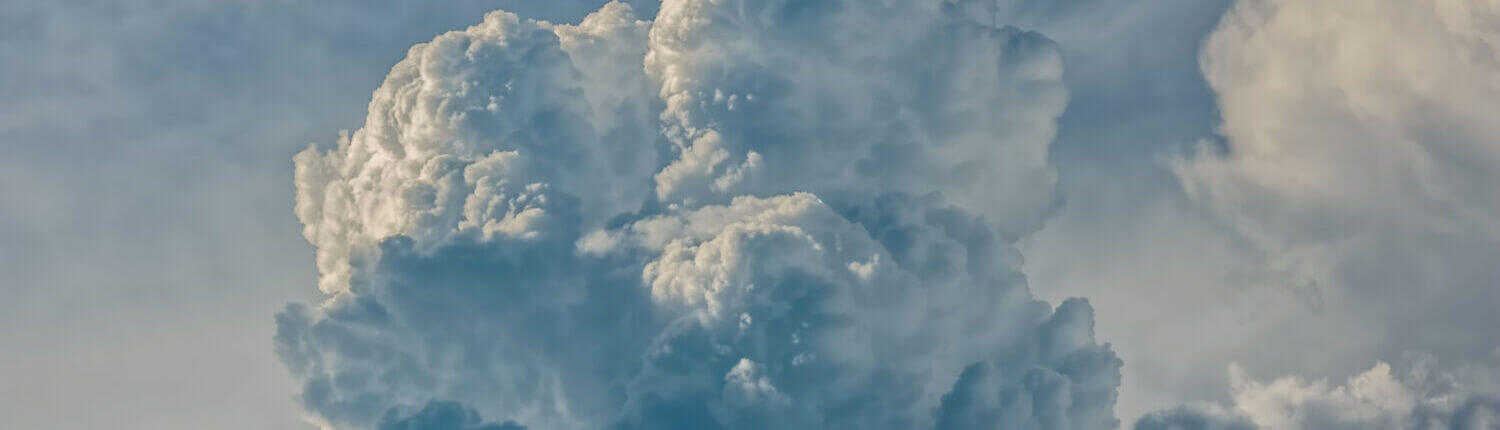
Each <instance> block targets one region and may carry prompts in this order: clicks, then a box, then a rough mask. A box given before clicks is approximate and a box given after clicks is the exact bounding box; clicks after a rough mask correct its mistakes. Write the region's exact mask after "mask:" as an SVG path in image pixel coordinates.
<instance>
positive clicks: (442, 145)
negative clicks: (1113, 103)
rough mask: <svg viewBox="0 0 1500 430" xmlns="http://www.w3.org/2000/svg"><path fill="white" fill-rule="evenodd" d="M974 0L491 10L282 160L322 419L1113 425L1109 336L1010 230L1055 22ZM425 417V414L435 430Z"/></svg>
mask: <svg viewBox="0 0 1500 430" xmlns="http://www.w3.org/2000/svg"><path fill="white" fill-rule="evenodd" d="M985 7H987V6H986V5H984V4H982V3H980V2H882V3H865V2H827V3H807V2H779V1H668V2H664V3H663V4H662V6H661V10H660V12H659V13H658V15H657V17H656V18H655V20H654V21H651V22H646V21H642V20H640V19H639V18H637V17H636V16H635V14H634V12H633V11H632V9H631V8H630V7H629V6H628V5H625V4H621V3H611V4H609V5H606V6H605V7H604V8H602V9H600V10H599V11H598V12H595V13H594V14H592V15H590V16H588V17H587V18H585V19H584V20H583V21H582V22H581V23H579V24H577V25H558V24H551V23H547V22H541V21H532V20H526V19H522V18H520V17H518V16H515V15H512V14H509V13H506V12H494V13H491V14H489V15H487V16H486V17H485V20H484V22H482V23H480V24H478V25H476V26H473V27H470V28H468V29H466V30H463V31H455V32H450V33H447V34H443V35H440V36H438V37H437V38H435V39H434V40H433V41H431V42H428V43H424V44H420V45H417V46H414V47H413V48H412V49H411V50H410V51H409V53H408V55H407V58H406V59H405V60H403V61H401V62H400V63H398V64H397V65H396V66H395V67H393V68H392V71H391V73H390V75H389V76H388V77H387V78H386V80H385V82H384V83H383V84H382V85H381V87H380V88H379V89H377V90H376V91H375V93H374V95H373V97H372V99H371V102H370V109H369V115H368V117H367V119H366V122H365V125H364V127H362V128H360V129H358V130H355V131H354V132H352V133H349V134H347V135H345V136H344V137H343V138H341V139H340V141H339V143H338V145H337V147H336V148H333V149H331V150H328V151H322V150H319V149H317V148H310V149H308V150H307V151H304V152H303V153H301V154H299V155H298V156H297V157H296V178H295V179H296V185H297V215H298V217H299V218H300V219H301V220H302V221H303V223H304V225H305V229H304V236H305V237H306V238H307V239H308V240H309V241H311V242H312V243H313V244H314V245H315V246H316V247H317V259H318V267H319V269H320V271H321V273H322V276H321V279H320V281H319V288H320V289H321V290H322V291H323V292H325V293H327V294H328V295H329V297H328V299H327V301H326V302H324V303H322V304H320V305H318V306H315V307H309V306H303V305H291V306H289V307H288V308H287V310H286V311H284V312H283V313H281V314H280V315H278V318H277V322H278V331H277V335H276V348H277V351H278V353H279V354H280V355H281V357H282V359H283V361H284V362H285V363H286V364H287V365H288V367H289V368H291V369H292V372H293V373H294V374H295V375H296V376H297V377H298V378H299V379H300V380H302V381H303V389H302V393H301V395H300V399H301V402H302V403H303V405H304V407H305V408H306V409H307V410H308V412H309V413H310V414H311V418H312V419H313V420H314V421H315V422H318V423H320V424H322V425H324V426H326V427H330V428H368V427H380V428H513V427H517V426H523V427H525V428H534V429H547V428H620V429H630V428H768V427H774V428H935V429H936V428H943V429H972V428H1039V429H1066V428H1111V427H1114V426H1116V425H1117V424H1118V421H1117V420H1116V419H1115V418H1114V415H1113V405H1114V403H1115V395H1116V394H1115V392H1116V387H1117V386H1118V384H1119V382H1120V373H1119V368H1120V365H1121V363H1120V361H1119V359H1118V358H1116V357H1115V355H1114V353H1113V352H1112V351H1111V350H1110V348H1109V346H1108V345H1101V344H1099V343H1098V342H1096V341H1095V340H1094V338H1093V312H1092V309H1091V308H1090V307H1089V305H1088V304H1087V302H1085V301H1083V300H1078V299H1075V300H1068V301H1065V302H1063V303H1062V304H1060V305H1058V306H1057V307H1055V308H1054V307H1053V306H1051V305H1049V304H1047V303H1045V302H1041V301H1038V300H1036V299H1034V298H1032V296H1031V293H1030V291H1029V290H1028V288H1027V286H1026V283H1025V277H1024V275H1023V274H1022V273H1020V271H1019V265H1020V255H1019V252H1018V251H1017V250H1016V248H1015V241H1016V240H1017V239H1018V238H1019V237H1020V236H1022V235H1024V234H1027V233H1029V232H1032V231H1035V230H1036V229H1038V228H1040V227H1041V225H1042V221H1043V220H1045V218H1046V217H1047V215H1048V214H1049V213H1050V212H1051V211H1052V210H1053V208H1054V206H1055V202H1054V199H1055V190H1054V189H1053V185H1054V182H1055V174H1054V173H1053V171H1052V169H1051V167H1050V166H1049V165H1048V162H1047V148H1048V146H1049V145H1050V144H1051V141H1052V138H1053V135H1054V134H1055V124H1054V122H1055V120H1056V118H1057V116H1058V115H1060V114H1061V112H1062V109H1063V105H1064V103H1065V100H1066V97H1067V93H1066V89H1065V88H1064V86H1063V84H1062V82H1061V73H1062V65H1061V60H1060V55H1059V54H1058V52H1057V47H1056V45H1055V44H1053V43H1052V42H1051V41H1049V40H1047V39H1046V38H1044V37H1042V36H1041V35H1039V34H1036V33H1029V32H1025V31H1021V30H1017V29H1014V28H1010V27H995V26H993V25H991V24H990V23H989V20H976V19H974V18H973V17H975V16H984V14H977V15H976V14H973V13H972V11H973V10H974V9H975V8H979V9H984V8H985ZM439 423H447V424H439Z"/></svg>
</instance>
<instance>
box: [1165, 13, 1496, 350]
mask: <svg viewBox="0 0 1500 430" xmlns="http://www.w3.org/2000/svg"><path fill="white" fill-rule="evenodd" d="M1497 20H1500V4H1497V3H1495V2H1493V1H1455V0H1438V1H1421V2H1412V1H1403V0H1384V1H1374V2H1366V1H1327V2H1298V1H1281V0H1241V1H1239V2H1237V3H1236V4H1235V6H1234V7H1233V8H1232V9H1231V10H1230V11H1229V12H1228V13H1227V14H1226V15H1225V17H1224V18H1223V21H1222V22H1221V23H1220V25H1219V28H1218V29H1217V30H1216V31H1215V32H1214V33H1213V35H1212V36H1211V37H1210V38H1209V40H1208V42H1207V45H1206V46H1205V47H1204V49H1203V54H1202V64H1203V70H1204V74H1205V76H1206V77H1207V79H1208V82H1209V84H1210V85H1211V86H1212V88H1213V89H1214V91H1215V92H1217V94H1218V97H1219V107H1220V110H1221V112H1222V116H1223V126H1222V133H1223V135H1224V137H1225V138H1226V140H1227V148H1226V149H1227V151H1225V153H1224V154H1223V155H1216V154H1213V153H1212V152H1214V151H1212V150H1209V149H1205V151H1204V152H1205V153H1203V154H1199V155H1198V156H1195V157H1191V158H1188V159H1183V160H1180V161H1179V162H1178V163H1176V166H1175V169H1176V171H1177V173H1178V175H1179V177H1180V178H1181V181H1182V184H1183V186H1184V189H1185V190H1186V191H1187V193H1188V195H1189V196H1190V197H1191V198H1193V199H1194V200H1196V201H1197V202H1199V203H1201V204H1202V205H1204V206H1205V207H1206V208H1208V209H1209V210H1211V211H1213V212H1214V213H1215V214H1216V215H1217V216H1218V218H1220V219H1221V220H1223V222H1224V224H1225V225H1227V226H1229V227H1230V228H1232V229H1233V230H1235V231H1236V232H1237V233H1238V234H1240V235H1241V236H1242V237H1244V238H1246V239H1248V240H1249V241H1250V242H1251V243H1253V244H1254V245H1255V246H1257V247H1258V248H1260V249H1262V250H1263V251H1264V252H1265V254H1266V255H1267V256H1268V258H1269V259H1270V261H1269V264H1270V265H1271V270H1274V271H1278V272H1280V273H1283V274H1284V275H1285V276H1286V277H1287V278H1288V280H1289V283H1295V284H1301V285H1305V286H1306V287H1305V288H1306V289H1308V290H1309V294H1310V295H1312V296H1314V297H1315V298H1316V300H1319V301H1323V302H1342V303H1349V304H1353V305H1355V306H1356V307H1363V308H1367V309H1369V310H1371V311H1373V312H1366V313H1365V314H1366V315H1367V316H1369V317H1371V318H1370V319H1371V320H1370V321H1362V322H1366V323H1368V324H1370V325H1372V326H1375V327H1376V329H1377V330H1383V331H1387V332H1388V333H1390V334H1391V335H1394V336H1396V337H1399V338H1402V339H1424V338H1425V339H1429V340H1430V341H1431V344H1429V345H1424V346H1423V349H1444V350H1455V351H1457V350H1465V351H1464V353H1465V354H1467V355H1470V356H1482V355H1484V354H1487V353H1488V349H1489V348H1491V347H1493V345H1494V341H1495V340H1496V339H1495V338H1494V336H1493V334H1489V333H1478V332H1476V331H1474V330H1465V329H1463V328H1464V326H1466V325H1467V324H1466V323H1464V322H1463V321H1466V320H1472V319H1473V318H1475V317H1478V316H1482V315H1486V314H1489V313H1490V312H1491V311H1492V309H1493V308H1492V306H1493V304H1494V303H1500V289H1495V288H1492V287H1493V280H1494V279H1497V278H1496V277H1497V276H1500V272H1497V271H1496V270H1495V266H1494V265H1493V264H1489V263H1488V262H1487V261H1489V260H1492V259H1493V258H1494V256H1495V255H1497V253H1500V195H1497V194H1496V193H1494V192H1493V190H1491V189H1490V187H1489V185H1487V184H1493V183H1496V182H1497V181H1500V145H1496V142H1500V125H1497V124H1496V123H1495V121H1493V120H1492V119H1491V117H1492V116H1493V115H1492V114H1491V113H1492V112H1496V111H1500V26H1496V25H1495V23H1496V22H1497ZM1312 23H1319V24H1316V25H1315V24H1312ZM1392 297H1401V298H1402V300H1390V299H1391V298H1392ZM1415 321H1424V323H1423V324H1407V323H1410V322H1415ZM1403 326H1408V327H1406V328H1403Z"/></svg>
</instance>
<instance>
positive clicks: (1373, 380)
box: [1135, 355, 1500, 430]
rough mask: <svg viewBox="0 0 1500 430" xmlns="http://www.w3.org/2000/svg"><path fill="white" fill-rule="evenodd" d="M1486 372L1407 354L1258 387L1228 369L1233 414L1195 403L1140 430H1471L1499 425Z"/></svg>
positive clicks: (1497, 389) (1490, 372)
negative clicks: (1331, 378)
mask: <svg viewBox="0 0 1500 430" xmlns="http://www.w3.org/2000/svg"><path fill="white" fill-rule="evenodd" d="M1496 375H1497V374H1496V372H1495V368H1493V367H1473V366H1458V367H1456V368H1452V369H1442V368H1440V367H1438V366H1436V363H1435V362H1434V361H1433V360H1432V358H1431V357H1430V356H1421V355H1417V356H1408V363H1407V364H1406V366H1405V367H1404V368H1403V369H1402V370H1401V371H1394V370H1393V369H1392V367H1391V366H1390V365H1388V364H1386V363H1377V364H1376V365H1375V366H1374V367H1373V368H1371V369H1369V370H1367V371H1365V372H1362V373H1360V374H1357V375H1354V376H1351V377H1350V378H1349V380H1348V381H1347V382H1345V383H1344V384H1342V385H1338V386H1329V384H1328V382H1327V381H1326V380H1306V379H1303V378H1300V377H1295V376H1285V377H1281V378H1277V379H1276V380H1274V381H1271V382H1258V381H1254V380H1251V379H1250V378H1249V377H1248V376H1246V375H1245V373H1244V370H1242V369H1240V368H1238V367H1236V366H1231V368H1230V379H1231V384H1232V385H1233V392H1232V396H1233V401H1232V408H1231V409H1228V410H1225V409H1223V408H1220V407H1218V406H1215V405H1205V404H1194V405H1189V406H1183V407H1178V408H1176V409H1172V410H1167V411H1161V412H1156V413H1152V414H1148V415H1146V416H1144V417H1142V418H1141V420H1139V421H1137V422H1136V425H1135V428H1136V429H1138V430H1145V429H1181V430H1208V429H1266V430H1303V429H1307V430H1311V429H1318V430H1338V429H1350V430H1352V429H1391V430H1396V429H1406V430H1439V429H1447V430H1474V429H1493V428H1496V427H1500V401H1497V399H1500V398H1497V397H1496V396H1497V394H1500V385H1497V384H1496V382H1497V381H1496Z"/></svg>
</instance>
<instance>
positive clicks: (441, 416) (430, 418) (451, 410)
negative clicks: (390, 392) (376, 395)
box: [376, 401, 526, 430]
mask: <svg viewBox="0 0 1500 430" xmlns="http://www.w3.org/2000/svg"><path fill="white" fill-rule="evenodd" d="M376 428H377V429H380V430H526V427H522V426H520V425H517V424H516V423H513V422H508V421H507V422H505V423H500V424H494V423H485V422H483V421H482V420H480V419H479V414H477V413H475V412H474V410H472V409H469V408H466V407H464V405H462V404H460V403H455V402H439V401H433V402H430V403H428V404H427V406H424V407H422V410H420V411H417V412H414V413H412V414H411V415H409V416H405V417H402V416H400V415H398V413H397V411H395V410H390V411H388V412H387V413H386V415H385V418H382V419H381V420H380V424H379V425H377V426H376Z"/></svg>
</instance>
